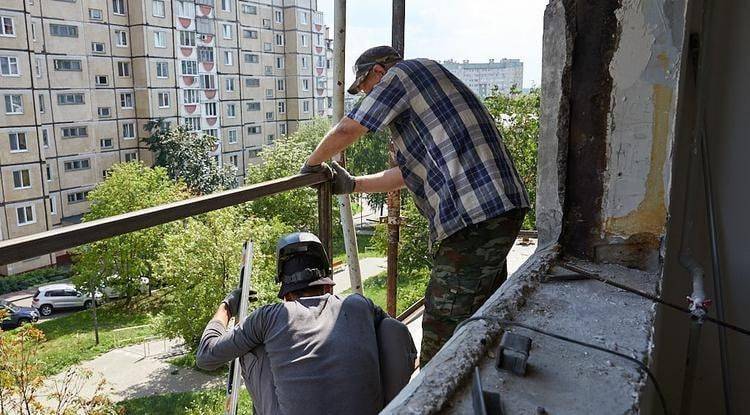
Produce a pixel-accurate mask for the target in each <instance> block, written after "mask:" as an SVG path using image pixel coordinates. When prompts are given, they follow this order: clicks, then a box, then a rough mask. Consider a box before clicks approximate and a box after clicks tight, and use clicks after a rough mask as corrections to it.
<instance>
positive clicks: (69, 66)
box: [54, 59, 81, 72]
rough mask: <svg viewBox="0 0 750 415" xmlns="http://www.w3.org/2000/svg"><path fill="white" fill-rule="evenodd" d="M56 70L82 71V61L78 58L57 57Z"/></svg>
mask: <svg viewBox="0 0 750 415" xmlns="http://www.w3.org/2000/svg"><path fill="white" fill-rule="evenodd" d="M54 65H55V70H56V71H76V72H81V61H80V60H78V59H55V60H54Z"/></svg>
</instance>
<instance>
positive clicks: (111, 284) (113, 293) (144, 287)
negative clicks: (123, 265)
mask: <svg viewBox="0 0 750 415" xmlns="http://www.w3.org/2000/svg"><path fill="white" fill-rule="evenodd" d="M117 278H118V276H117V274H115V275H112V276H110V277H109V278H107V279H106V280H105V281H104V284H103V285H102V287H101V290H102V293H104V296H105V297H106V298H107V300H112V299H115V298H120V297H122V296H123V294H122V293H121V292H120V291H118V289H117V288H116V283H115V281H117ZM149 283H150V281H149V279H148V277H141V283H140V285H139V286H138V291H139V292H140V293H141V294H148V285H149Z"/></svg>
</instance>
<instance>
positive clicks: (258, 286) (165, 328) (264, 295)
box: [154, 208, 291, 347]
mask: <svg viewBox="0 0 750 415" xmlns="http://www.w3.org/2000/svg"><path fill="white" fill-rule="evenodd" d="M288 232H291V228H290V227H289V226H287V225H284V224H282V223H281V222H279V221H278V220H275V219H271V220H268V221H263V220H259V219H254V218H250V219H247V220H246V219H244V218H243V217H242V215H240V214H239V209H238V208H227V209H222V210H219V211H214V212H210V213H208V214H206V215H202V216H199V217H194V218H190V219H187V220H186V221H185V222H184V223H183V227H182V228H181V229H179V230H176V231H175V232H173V233H171V234H169V235H166V237H165V240H164V243H165V246H164V249H163V250H161V251H160V252H159V255H158V258H157V259H156V261H155V264H154V272H155V274H156V275H157V276H158V277H159V278H161V279H163V280H164V281H166V282H167V283H168V285H169V286H170V287H171V290H172V292H171V295H170V299H169V300H168V301H167V303H166V304H165V305H164V310H163V313H162V316H161V319H160V324H159V331H160V332H161V333H162V334H164V335H166V336H167V337H182V338H183V339H184V340H185V342H186V343H187V344H188V345H189V346H190V347H197V345H198V341H199V340H200V336H201V333H202V332H203V329H204V327H205V325H206V322H207V321H209V320H210V319H211V317H212V316H213V314H214V312H215V311H216V307H217V305H218V304H219V303H220V302H221V300H222V299H223V298H224V296H225V295H226V294H227V293H228V292H229V291H231V290H232V289H234V288H235V287H237V285H238V281H239V270H240V265H241V264H240V262H241V260H242V243H243V242H244V241H245V240H246V239H247V238H248V237H250V238H252V240H253V242H254V257H253V273H252V279H251V281H252V285H253V288H254V289H255V290H256V291H257V292H258V302H256V303H253V304H251V308H255V307H257V306H259V305H262V304H268V303H271V302H274V301H277V299H276V293H277V290H278V287H277V286H276V284H275V282H274V273H275V269H276V260H275V246H276V241H277V240H278V238H279V237H280V236H281V235H283V234H285V233H288Z"/></svg>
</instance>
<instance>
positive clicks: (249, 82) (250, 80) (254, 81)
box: [245, 78, 260, 88]
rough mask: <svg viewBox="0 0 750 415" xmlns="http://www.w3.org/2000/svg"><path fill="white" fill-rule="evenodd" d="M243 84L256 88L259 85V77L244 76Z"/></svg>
mask: <svg viewBox="0 0 750 415" xmlns="http://www.w3.org/2000/svg"><path fill="white" fill-rule="evenodd" d="M245 86H246V87H249V88H257V87H259V86H260V79H258V78H245Z"/></svg>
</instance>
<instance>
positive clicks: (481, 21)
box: [318, 0, 548, 88]
mask: <svg viewBox="0 0 750 415" xmlns="http://www.w3.org/2000/svg"><path fill="white" fill-rule="evenodd" d="M547 3H548V0H406V33H405V45H406V46H405V55H406V56H405V57H406V58H407V59H408V58H430V59H435V60H439V61H443V60H447V59H454V60H457V61H462V60H464V59H468V60H469V61H471V62H487V61H488V60H489V59H495V60H499V59H502V58H509V59H521V60H522V61H523V64H524V68H523V72H524V73H523V78H524V80H523V86H524V88H529V87H531V86H539V84H540V83H541V82H540V80H541V76H542V26H543V24H542V23H543V16H544V7H545V6H546V4H547ZM318 10H320V11H322V12H323V13H324V14H325V23H326V24H327V25H328V26H331V27H333V0H318ZM346 17H347V22H346V23H347V36H346V68H347V71H346V79H347V84H348V83H349V82H352V81H353V78H354V76H353V74H352V73H351V69H350V68H351V67H352V65H353V64H354V61H355V60H356V59H357V57H358V56H359V54H360V53H362V51H364V50H365V49H367V48H369V47H372V46H377V45H390V44H391V1H390V0H348V1H347V13H346ZM331 33H333V30H331Z"/></svg>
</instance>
